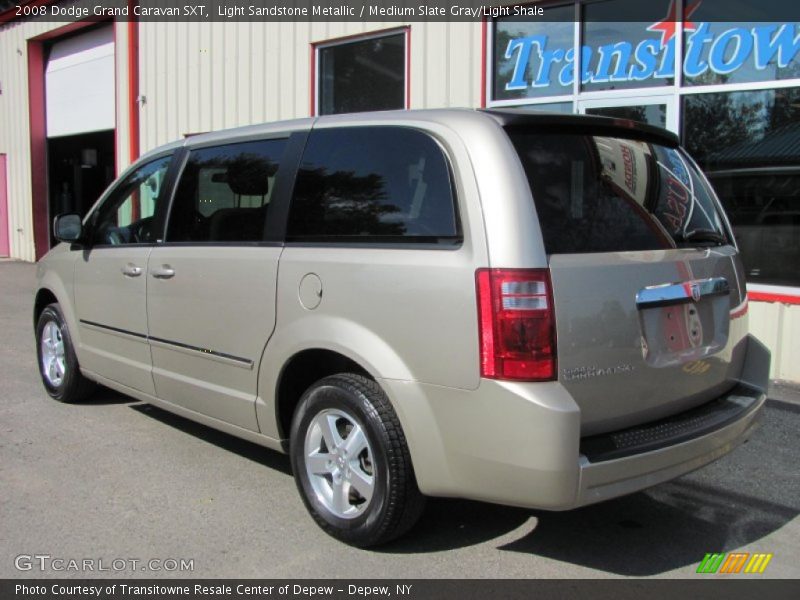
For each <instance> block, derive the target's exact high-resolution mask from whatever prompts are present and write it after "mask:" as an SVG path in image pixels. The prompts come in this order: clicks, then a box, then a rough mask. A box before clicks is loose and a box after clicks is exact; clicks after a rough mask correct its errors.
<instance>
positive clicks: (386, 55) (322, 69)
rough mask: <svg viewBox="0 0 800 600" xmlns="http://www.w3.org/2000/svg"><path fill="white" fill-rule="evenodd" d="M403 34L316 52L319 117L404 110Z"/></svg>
mask: <svg viewBox="0 0 800 600" xmlns="http://www.w3.org/2000/svg"><path fill="white" fill-rule="evenodd" d="M405 38H406V36H405V33H397V34H392V35H384V36H380V37H375V38H369V39H365V40H359V41H356V42H347V43H342V44H336V45H334V46H325V47H322V48H320V49H319V51H318V52H319V70H318V73H317V77H318V78H319V114H321V115H334V114H340V113H350V112H360V111H369V110H392V109H402V108H405V95H406V62H405V61H406V42H405Z"/></svg>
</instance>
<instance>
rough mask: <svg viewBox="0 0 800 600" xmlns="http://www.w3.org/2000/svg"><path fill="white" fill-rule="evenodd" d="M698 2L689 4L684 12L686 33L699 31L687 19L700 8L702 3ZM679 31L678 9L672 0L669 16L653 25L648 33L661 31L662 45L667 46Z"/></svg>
mask: <svg viewBox="0 0 800 600" xmlns="http://www.w3.org/2000/svg"><path fill="white" fill-rule="evenodd" d="M702 1H703V0H697V2H695V3H694V4H687V5H686V8H684V10H683V21H684V22H683V29H684V31H694V30H695V29H697V26H695V24H694V23H692V22H691V21H688V20H687V19H688V18H689V17H691V16H692V15H693V14H694V12H695V11H696V10H697V9H698V8H699V7H700V2H702ZM677 29H678V7H677V6H676V5H675V0H670V3H669V9H668V10H667V16H666V17H664V18H663V19H661V20H660V21H659V22H658V23H653V24H652V25H650V27H648V28H647V31H660V32H661V45H662V46H666V45H667V43H668V42H669V41H670V40H671V39H672V38H673V37H675V31H676V30H677Z"/></svg>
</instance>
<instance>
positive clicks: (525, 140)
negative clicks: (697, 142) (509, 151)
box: [509, 131, 729, 254]
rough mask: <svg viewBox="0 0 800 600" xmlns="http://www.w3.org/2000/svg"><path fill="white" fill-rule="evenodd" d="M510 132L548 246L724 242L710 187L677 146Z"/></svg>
mask: <svg viewBox="0 0 800 600" xmlns="http://www.w3.org/2000/svg"><path fill="white" fill-rule="evenodd" d="M509 135H510V137H511V141H512V142H513V144H514V146H515V148H516V150H517V153H518V154H519V156H520V159H521V161H522V166H523V167H524V169H525V173H526V175H527V177H528V183H529V185H530V187H531V193H532V194H533V199H534V203H535V204H536V212H537V213H538V216H539V222H540V223H541V227H542V234H543V236H544V243H545V249H546V251H547V253H548V254H564V253H583V252H619V251H631V250H659V249H669V248H680V247H687V246H710V245H721V244H727V243H729V240H728V238H727V235H726V233H725V228H724V226H723V223H722V219H721V217H720V215H719V213H718V211H717V208H716V203H715V201H714V195H713V194H714V193H713V191H712V190H711V189H710V188H709V187H708V184H707V183H706V182H705V180H704V179H703V177H702V176H701V175H700V173H699V172H698V171H697V169H696V168H695V167H694V166H693V164H692V163H691V162H690V161H689V160H688V159H687V158H686V156H685V155H684V154H683V153H682V151H680V150H678V149H676V148H669V147H666V146H660V145H657V144H653V143H649V142H644V141H639V140H634V139H626V138H618V137H605V136H595V135H582V134H560V133H559V134H556V133H538V132H536V133H534V132H526V131H522V132H520V131H511V132H509Z"/></svg>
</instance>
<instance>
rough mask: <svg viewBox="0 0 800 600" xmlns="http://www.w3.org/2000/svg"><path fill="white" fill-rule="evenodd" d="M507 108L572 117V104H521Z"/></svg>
mask: <svg viewBox="0 0 800 600" xmlns="http://www.w3.org/2000/svg"><path fill="white" fill-rule="evenodd" d="M507 108H521V109H524V110H532V111H539V112H555V113H562V114H565V115H571V114H572V113H573V110H572V102H544V103H542V104H520V105H519V106H509V107H507Z"/></svg>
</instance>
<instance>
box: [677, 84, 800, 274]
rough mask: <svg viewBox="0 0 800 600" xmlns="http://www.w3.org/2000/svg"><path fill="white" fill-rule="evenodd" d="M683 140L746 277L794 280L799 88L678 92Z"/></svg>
mask: <svg viewBox="0 0 800 600" xmlns="http://www.w3.org/2000/svg"><path fill="white" fill-rule="evenodd" d="M683 111H684V127H683V140H684V144H685V145H686V147H687V149H688V150H689V152H690V154H692V156H694V158H695V159H696V160H697V161H698V163H699V164H700V166H701V167H702V168H703V169H704V170H705V171H706V173H707V175H708V177H709V179H710V180H711V182H712V183H713V185H714V187H715V188H716V190H717V193H718V195H719V197H720V199H721V201H722V203H723V204H724V205H725V209H726V211H727V213H728V215H729V217H730V219H731V222H732V225H733V228H734V233H735V235H736V239H737V242H738V244H739V248H740V250H741V253H742V259H743V261H744V264H745V268H746V272H747V278H748V281H751V282H758V283H767V284H776V285H792V286H800V268H798V267H799V266H800V243H798V240H800V88H787V89H778V90H761V91H753V92H729V93H717V94H698V95H690V96H685V97H684V99H683Z"/></svg>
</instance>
